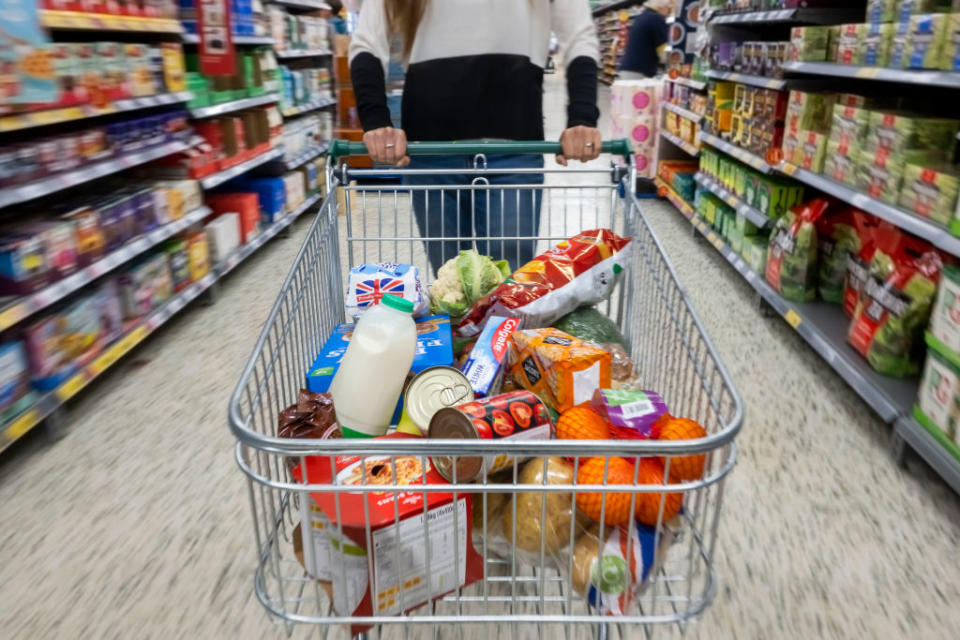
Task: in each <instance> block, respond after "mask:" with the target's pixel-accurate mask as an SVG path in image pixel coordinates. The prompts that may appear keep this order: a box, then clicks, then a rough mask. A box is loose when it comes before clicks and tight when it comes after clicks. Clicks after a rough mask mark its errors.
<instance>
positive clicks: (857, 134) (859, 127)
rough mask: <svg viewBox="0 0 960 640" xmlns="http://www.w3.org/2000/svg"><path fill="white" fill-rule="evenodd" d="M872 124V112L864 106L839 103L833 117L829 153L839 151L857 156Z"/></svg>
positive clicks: (842, 153) (849, 155)
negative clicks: (831, 144)
mask: <svg viewBox="0 0 960 640" xmlns="http://www.w3.org/2000/svg"><path fill="white" fill-rule="evenodd" d="M869 124H870V112H869V111H868V110H866V109H864V108H862V107H851V106H844V105H842V104H840V103H837V104H836V105H834V107H833V115H832V117H831V125H830V136H829V138H828V149H829V146H830V143H833V149H832V150H828V154H829V153H839V154H840V155H844V156H847V157H851V158H853V157H856V155H857V153H858V152H859V151H860V148H861V147H862V146H863V143H864V141H865V140H866V137H867V127H868V126H869Z"/></svg>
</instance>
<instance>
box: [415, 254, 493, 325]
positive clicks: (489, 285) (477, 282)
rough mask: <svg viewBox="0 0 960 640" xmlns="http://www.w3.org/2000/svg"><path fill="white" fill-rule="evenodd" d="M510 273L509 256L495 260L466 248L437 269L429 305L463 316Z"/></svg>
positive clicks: (449, 314) (456, 316)
mask: <svg viewBox="0 0 960 640" xmlns="http://www.w3.org/2000/svg"><path fill="white" fill-rule="evenodd" d="M509 275H510V265H509V264H507V261H506V260H496V261H495V260H493V259H492V258H491V257H490V256H482V255H480V254H479V253H477V252H476V251H474V250H473V249H470V250H463V251H461V252H460V253H459V254H458V255H457V257H455V258H451V259H449V260H447V261H446V262H445V263H443V266H441V267H440V269H439V270H438V271H437V279H436V280H435V281H434V283H433V285H432V286H431V287H430V297H431V298H432V301H431V306H430V308H431V310H432V311H433V312H434V313H445V314H447V315H448V316H450V317H451V318H460V317H462V316H463V315H464V314H465V313H466V312H467V311H469V310H470V307H471V305H473V303H474V302H476V301H477V300H479V299H480V298H482V297H483V296H485V295H487V294H488V293H490V292H491V291H492V290H493V289H494V288H496V287H497V285H499V284H500V283H501V282H503V281H504V279H505V278H506V277H507V276H509Z"/></svg>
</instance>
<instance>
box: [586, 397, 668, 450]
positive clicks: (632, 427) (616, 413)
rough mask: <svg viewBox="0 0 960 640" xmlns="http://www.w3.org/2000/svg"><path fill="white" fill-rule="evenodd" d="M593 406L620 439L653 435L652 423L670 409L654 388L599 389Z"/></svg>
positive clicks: (615, 436)
mask: <svg viewBox="0 0 960 640" xmlns="http://www.w3.org/2000/svg"><path fill="white" fill-rule="evenodd" d="M590 408H591V409H593V410H594V411H596V412H597V413H598V414H600V416H602V417H603V419H604V420H606V421H607V423H608V424H609V425H610V433H611V435H612V436H613V437H614V438H618V439H621V440H648V439H651V438H653V437H654V436H653V434H652V427H653V423H654V422H656V421H657V418H659V417H660V416H662V415H663V414H665V413H666V412H667V405H666V403H664V401H663V398H661V397H660V395H659V394H658V393H656V392H655V391H630V390H627V389H597V390H596V391H595V392H594V393H593V398H592V399H591V400H590Z"/></svg>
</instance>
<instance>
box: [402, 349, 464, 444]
mask: <svg viewBox="0 0 960 640" xmlns="http://www.w3.org/2000/svg"><path fill="white" fill-rule="evenodd" d="M471 400H473V388H472V387H471V386H470V381H469V380H467V377H466V376H465V375H463V373H461V372H460V370H459V369H454V368H453V367H445V366H439V367H430V368H429V369H424V370H423V371H421V372H420V373H418V374H417V375H415V376H414V377H413V379H412V380H410V382H409V383H407V386H406V388H405V389H404V391H403V414H402V415H401V416H400V421H399V422H398V423H397V431H400V432H401V433H410V434H412V435H417V436H422V435H425V434H426V433H427V430H428V429H429V428H430V420H431V419H432V418H433V415H434V414H435V413H436V412H437V411H439V410H440V409H443V408H445V407H453V406H457V405H460V404H463V403H465V402H469V401H471Z"/></svg>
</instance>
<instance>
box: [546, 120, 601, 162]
mask: <svg viewBox="0 0 960 640" xmlns="http://www.w3.org/2000/svg"><path fill="white" fill-rule="evenodd" d="M602 143H603V138H602V137H601V136H600V130H599V129H597V128H596V127H585V126H583V125H579V126H576V127H570V128H569V129H566V130H565V131H564V132H563V133H562V134H560V145H561V146H562V147H563V153H562V154H559V155H557V163H558V164H561V165H563V166H567V161H568V160H580V161H581V162H589V161H590V160H596V159H597V158H598V157H600V145H601V144H602Z"/></svg>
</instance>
